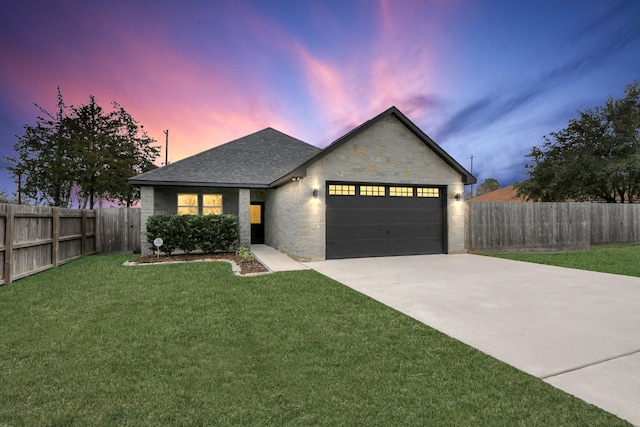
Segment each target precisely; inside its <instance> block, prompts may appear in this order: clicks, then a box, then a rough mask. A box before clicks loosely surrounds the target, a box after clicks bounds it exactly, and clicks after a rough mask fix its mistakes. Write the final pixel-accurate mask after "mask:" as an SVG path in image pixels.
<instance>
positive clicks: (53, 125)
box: [6, 90, 74, 206]
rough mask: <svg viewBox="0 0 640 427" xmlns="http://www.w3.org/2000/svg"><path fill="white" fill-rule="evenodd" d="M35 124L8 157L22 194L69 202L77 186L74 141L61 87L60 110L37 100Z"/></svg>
mask: <svg viewBox="0 0 640 427" xmlns="http://www.w3.org/2000/svg"><path fill="white" fill-rule="evenodd" d="M36 107H37V108H38V109H39V110H40V115H38V116H37V118H36V124H35V126H29V125H25V126H24V134H23V135H22V136H19V137H18V143H17V144H16V145H15V146H14V149H15V151H16V154H17V156H16V157H6V160H7V161H9V162H10V163H12V164H13V166H11V167H9V168H8V169H9V171H10V172H11V173H12V175H13V176H14V177H15V178H16V181H17V180H18V179H19V180H20V181H21V182H20V185H21V187H22V188H21V192H22V194H23V195H24V196H25V197H27V198H29V199H31V200H33V201H34V202H35V203H36V204H41V203H44V204H53V205H55V206H68V205H69V202H70V199H71V190H72V187H73V174H74V168H73V165H72V163H73V160H72V158H71V157H72V154H71V153H72V152H73V148H72V143H71V140H70V139H69V135H68V130H67V129H66V127H65V126H66V123H65V119H64V118H65V110H66V108H67V107H66V106H65V104H64V101H63V100H62V95H61V94H60V90H58V104H57V112H56V114H51V113H49V112H48V111H46V110H45V109H44V108H42V107H40V106H39V105H37V104H36Z"/></svg>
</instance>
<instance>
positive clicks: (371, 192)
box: [360, 185, 386, 196]
mask: <svg viewBox="0 0 640 427" xmlns="http://www.w3.org/2000/svg"><path fill="white" fill-rule="evenodd" d="M385 194H386V191H385V189H384V186H378V185H361V186H360V195H361V196H384V195H385Z"/></svg>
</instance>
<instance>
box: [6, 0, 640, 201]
mask: <svg viewBox="0 0 640 427" xmlns="http://www.w3.org/2000/svg"><path fill="white" fill-rule="evenodd" d="M638 23H640V1H637V0H623V1H603V0H597V1H593V0H548V1H546V0H538V1H508V0H504V1H497V0H495V1H492V0H433V1H428V0H417V1H410V0H388V1H387V0H379V1H368V0H354V1H349V0H338V1H333V0H322V1H285V0H255V1H241V0H234V1H216V0H209V1H188V0H187V1H173V2H172V1H162V0H157V1H147V0H138V1H136V0H129V1H117V0H110V1H91V0H85V1H56V0H42V1H32V0H3V1H2V3H1V5H0V155H1V156H11V155H12V153H13V145H14V144H15V142H16V137H15V135H16V134H22V132H23V130H22V126H23V125H24V124H34V123H35V118H36V116H37V114H38V110H37V108H36V107H35V106H34V105H33V104H34V103H37V104H39V105H41V106H43V107H45V108H47V109H50V110H51V111H53V110H54V106H55V101H56V88H57V87H58V86H59V87H60V89H61V91H62V95H63V97H64V99H65V101H66V102H67V103H68V104H74V105H80V104H82V103H86V102H88V100H89V95H95V97H96V99H97V101H98V103H99V104H100V105H102V106H103V107H105V108H106V107H108V106H109V104H110V103H111V102H112V101H117V102H118V103H119V104H120V105H122V106H123V107H124V108H125V109H126V110H127V111H128V112H129V113H130V114H131V115H132V116H133V117H134V118H136V119H137V120H138V121H139V122H140V123H141V124H142V125H144V127H145V129H146V130H147V131H148V133H149V134H150V136H152V137H153V138H155V139H156V140H158V144H159V145H162V147H163V150H164V133H163V130H164V129H169V160H170V161H176V160H179V159H182V158H184V157H186V156H189V155H192V154H195V153H198V152H200V151H203V150H206V149H208V148H212V147H214V146H216V145H219V144H222V143H224V142H227V141H230V140H232V139H235V138H238V137H241V136H244V135H247V134H249V133H252V132H255V131H257V130H260V129H263V128H265V127H269V126H270V127H273V128H275V129H278V130H280V131H282V132H284V133H287V134H289V135H291V136H294V137H296V138H299V139H301V140H303V141H306V142H309V143H310V144H313V145H316V146H318V147H324V146H326V145H328V144H329V143H330V142H332V141H333V140H334V139H335V138H337V137H339V136H341V135H342V134H344V133H345V132H347V131H348V130H350V129H352V128H353V127H355V126H357V125H359V124H360V123H362V122H363V121H365V120H368V119H370V118H372V117H374V116H375V115H377V114H378V113H380V112H382V111H384V110H386V109H387V108H389V107H390V106H392V105H395V106H396V107H398V108H399V109H400V110H401V111H402V112H403V113H404V114H405V115H407V116H408V117H409V118H410V119H411V120H412V121H413V122H414V123H415V124H416V125H418V126H419V127H420V128H421V129H422V130H423V131H424V132H425V133H427V134H428V135H429V136H430V137H431V138H433V139H434V140H435V141H436V142H437V143H438V144H440V145H441V146H442V147H443V148H444V149H445V150H447V151H448V152H449V153H450V154H451V155H452V156H453V157H454V158H456V159H457V160H458V161H459V162H460V163H461V164H462V165H463V166H465V167H466V168H467V169H469V168H470V159H469V158H470V156H472V155H473V156H474V163H473V172H474V174H475V175H476V176H477V177H478V178H479V181H482V180H484V179H485V178H488V177H494V178H497V179H498V180H499V181H500V183H501V184H503V185H507V184H510V183H512V182H513V181H514V180H519V179H523V178H524V176H523V164H524V162H525V154H527V153H528V152H529V151H530V149H531V147H532V146H533V145H539V144H540V143H541V142H542V137H543V136H544V135H546V134H548V133H549V132H552V131H554V130H557V129H559V128H562V127H564V126H566V124H567V121H568V120H569V119H570V118H572V117H575V115H576V110H578V109H585V108H591V107H593V106H596V105H600V104H603V103H604V101H605V100H606V98H607V97H608V96H613V97H621V96H623V91H624V87H625V85H626V84H627V83H630V82H632V81H634V80H638V79H640V25H639V24H638ZM160 161H164V151H163V152H162V155H161V159H159V161H158V163H160ZM6 166H7V162H5V161H4V160H2V161H0V189H6V190H7V192H8V193H13V192H15V184H14V182H13V181H12V179H11V178H10V177H9V175H8V173H7V170H6Z"/></svg>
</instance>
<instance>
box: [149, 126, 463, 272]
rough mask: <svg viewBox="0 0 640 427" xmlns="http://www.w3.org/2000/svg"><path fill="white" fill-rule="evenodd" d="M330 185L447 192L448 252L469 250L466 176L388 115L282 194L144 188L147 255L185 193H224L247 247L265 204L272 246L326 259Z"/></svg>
mask: <svg viewBox="0 0 640 427" xmlns="http://www.w3.org/2000/svg"><path fill="white" fill-rule="evenodd" d="M328 181H336V182H365V183H367V182H369V183H378V184H409V185H422V186H438V187H441V188H445V189H446V218H447V224H446V227H447V231H446V233H447V242H446V248H447V252H448V253H459V252H464V242H465V235H464V233H465V226H464V221H465V216H464V215H465V209H464V203H465V202H464V201H462V200H460V201H458V200H455V195H456V194H460V195H462V194H463V193H464V185H463V177H462V176H461V175H460V174H459V173H458V172H456V170H455V169H454V168H452V167H451V166H449V165H448V164H447V163H446V162H445V161H444V160H443V159H442V158H441V157H440V156H438V154H436V153H435V152H434V151H432V150H431V149H430V148H429V147H428V146H427V145H425V143H424V142H423V141H422V140H421V139H419V138H418V137H417V136H416V135H414V134H413V133H412V132H411V131H410V130H409V129H408V128H407V127H406V126H405V125H404V124H403V123H402V122H401V121H399V120H398V119H397V118H396V117H395V116H393V115H388V116H386V117H383V118H382V119H380V120H378V121H377V122H375V123H374V124H373V125H371V126H370V127H369V128H366V129H364V130H362V131H361V132H359V133H356V135H355V136H353V137H352V138H351V139H349V140H347V141H342V142H341V144H340V145H339V146H338V147H337V148H335V149H333V150H332V151H329V152H327V153H326V154H325V155H324V156H322V157H320V158H319V159H318V160H317V161H315V162H314V163H312V164H310V165H308V166H307V168H306V176H304V177H303V178H302V179H300V180H292V181H291V182H288V183H286V184H284V185H282V186H280V187H278V188H274V189H262V190H259V189H251V190H249V189H243V188H240V189H238V188H209V187H176V186H158V187H147V186H142V187H141V199H142V212H141V213H142V235H141V239H142V248H143V249H142V250H143V254H145V253H148V252H150V250H149V249H148V247H149V246H150V245H149V244H148V243H147V241H146V235H145V233H146V220H147V218H148V217H149V216H150V215H154V214H176V213H177V195H178V193H198V194H222V196H223V212H224V213H229V214H234V215H238V218H239V232H240V239H239V240H240V243H241V244H243V245H246V246H249V245H250V240H251V225H250V214H249V212H250V210H249V207H250V206H249V205H250V202H252V201H264V202H265V243H266V244H267V245H269V246H272V247H274V248H277V249H279V250H281V251H282V252H285V253H288V254H289V255H291V256H292V257H294V258H297V259H300V260H323V259H325V253H326V245H325V240H326V188H327V182H328ZM314 190H317V197H314Z"/></svg>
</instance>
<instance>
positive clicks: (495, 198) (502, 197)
mask: <svg viewBox="0 0 640 427" xmlns="http://www.w3.org/2000/svg"><path fill="white" fill-rule="evenodd" d="M517 194H518V191H517V190H516V189H515V188H514V187H513V185H509V186H507V187H504V188H499V189H497V190H495V191H491V192H489V193H485V194H482V195H481V196H476V197H474V198H473V199H469V200H467V202H526V201H527V200H526V199H525V198H524V197H518V195H517Z"/></svg>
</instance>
